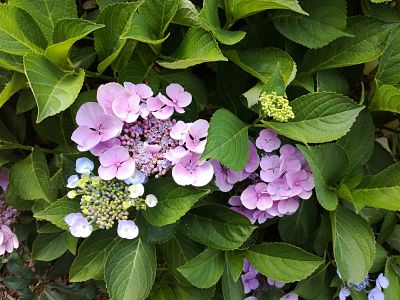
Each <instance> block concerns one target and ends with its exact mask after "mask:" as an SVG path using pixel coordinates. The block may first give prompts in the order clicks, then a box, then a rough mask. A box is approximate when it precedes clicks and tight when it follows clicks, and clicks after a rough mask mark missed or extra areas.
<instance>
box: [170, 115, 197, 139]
mask: <svg viewBox="0 0 400 300" xmlns="http://www.w3.org/2000/svg"><path fill="white" fill-rule="evenodd" d="M192 124H193V123H185V122H183V121H178V122H176V124H175V125H174V126H173V127H172V128H171V132H170V136H171V137H172V138H173V139H174V140H177V141H179V144H180V145H183V144H184V143H185V139H186V135H187V134H188V132H189V128H190V126H192Z"/></svg>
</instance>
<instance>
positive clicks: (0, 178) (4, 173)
mask: <svg viewBox="0 0 400 300" xmlns="http://www.w3.org/2000/svg"><path fill="white" fill-rule="evenodd" d="M8 182H9V180H8V169H6V168H0V187H1V188H2V190H3V191H5V190H6V189H7V186H8ZM0 244H1V242H0Z"/></svg>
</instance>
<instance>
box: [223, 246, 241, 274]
mask: <svg viewBox="0 0 400 300" xmlns="http://www.w3.org/2000/svg"><path fill="white" fill-rule="evenodd" d="M243 255H244V254H243V252H242V251H237V250H236V251H226V252H225V258H226V265H227V267H228V268H229V272H230V273H231V275H232V277H233V280H234V281H238V279H239V277H240V275H241V274H242V270H243V258H244V257H243Z"/></svg>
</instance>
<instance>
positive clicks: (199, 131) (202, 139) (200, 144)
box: [185, 119, 209, 153]
mask: <svg viewBox="0 0 400 300" xmlns="http://www.w3.org/2000/svg"><path fill="white" fill-rule="evenodd" d="M208 127H209V124H208V122H207V121H206V120H203V119H199V120H197V121H195V122H193V124H192V125H191V126H190V128H189V131H188V134H187V135H186V138H185V142H186V148H188V149H189V150H190V151H192V152H195V153H203V152H204V149H205V147H206V143H207V135H208Z"/></svg>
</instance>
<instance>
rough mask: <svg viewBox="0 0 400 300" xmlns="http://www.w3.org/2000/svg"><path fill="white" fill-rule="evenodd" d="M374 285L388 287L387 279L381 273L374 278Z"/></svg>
mask: <svg viewBox="0 0 400 300" xmlns="http://www.w3.org/2000/svg"><path fill="white" fill-rule="evenodd" d="M376 286H377V287H379V288H382V289H386V288H388V287H389V280H388V279H387V278H386V276H384V275H383V274H382V273H380V274H379V275H378V278H377V279H376Z"/></svg>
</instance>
